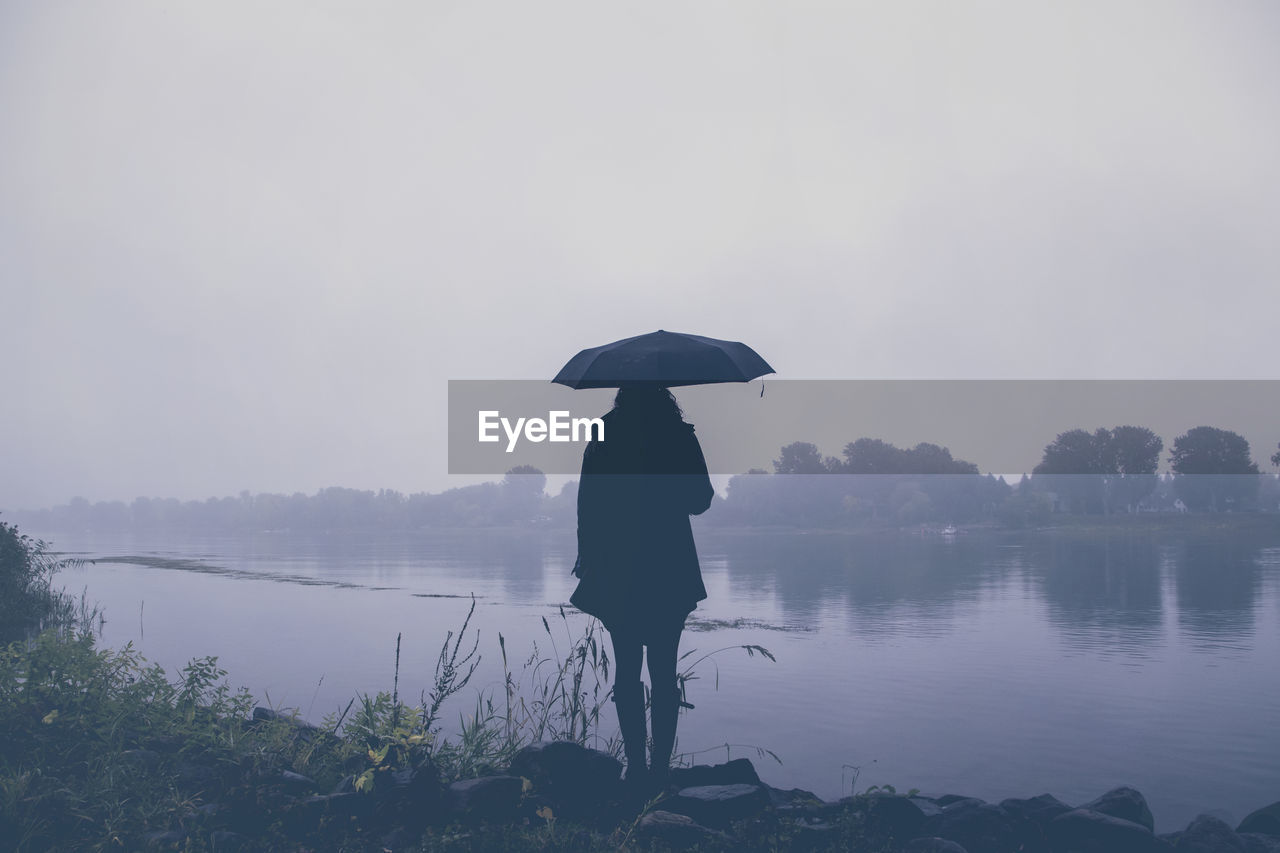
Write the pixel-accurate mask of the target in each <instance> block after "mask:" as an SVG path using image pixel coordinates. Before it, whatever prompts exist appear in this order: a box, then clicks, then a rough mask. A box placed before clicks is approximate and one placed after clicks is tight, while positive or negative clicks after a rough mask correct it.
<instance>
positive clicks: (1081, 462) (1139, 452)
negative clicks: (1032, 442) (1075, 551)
mask: <svg viewBox="0 0 1280 853" xmlns="http://www.w3.org/2000/svg"><path fill="white" fill-rule="evenodd" d="M1163 449H1164V442H1163V441H1162V440H1161V439H1160V436H1158V435H1156V434H1155V433H1154V432H1152V431H1151V430H1149V429H1147V428H1146V427H1138V426H1118V427H1116V428H1114V429H1103V428H1101V427H1099V428H1098V429H1096V430H1094V431H1093V432H1092V433H1090V432H1087V431H1085V430H1082V429H1072V430H1067V431H1066V432H1064V433H1059V435H1058V437H1057V438H1055V439H1054V440H1053V441H1052V442H1051V443H1050V444H1048V445H1047V446H1046V447H1045V449H1044V456H1043V458H1042V459H1041V461H1040V464H1039V465H1037V466H1036V467H1035V468H1034V469H1033V470H1032V473H1033V474H1036V475H1038V476H1041V477H1044V478H1046V479H1045V482H1046V483H1047V484H1048V485H1049V486H1050V488H1051V489H1052V490H1053V491H1056V492H1058V493H1060V494H1061V495H1062V497H1063V499H1064V500H1065V502H1066V503H1067V505H1068V506H1069V507H1070V509H1072V510H1073V511H1075V512H1099V511H1100V512H1102V513H1103V514H1108V513H1110V512H1111V509H1112V507H1113V506H1116V505H1123V506H1125V507H1128V508H1129V510H1130V511H1132V510H1133V508H1134V507H1135V506H1137V504H1138V502H1139V501H1141V500H1142V499H1143V498H1145V497H1146V496H1147V495H1149V494H1151V491H1152V490H1153V489H1154V488H1155V486H1156V479H1155V472H1156V466H1157V465H1158V464H1159V461H1160V451H1161V450H1163Z"/></svg>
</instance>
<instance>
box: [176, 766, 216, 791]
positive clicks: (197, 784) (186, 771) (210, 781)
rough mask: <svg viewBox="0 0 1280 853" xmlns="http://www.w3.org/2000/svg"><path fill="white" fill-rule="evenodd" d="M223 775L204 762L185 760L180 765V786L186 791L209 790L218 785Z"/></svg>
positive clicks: (178, 781)
mask: <svg viewBox="0 0 1280 853" xmlns="http://www.w3.org/2000/svg"><path fill="white" fill-rule="evenodd" d="M221 781H222V776H221V775H220V774H219V773H218V771H217V770H215V769H213V768H212V767H208V766H206V765H204V764H195V763H193V762H190V761H184V762H182V763H181V764H179V765H178V778H177V783H178V787H180V788H182V789H183V790H185V791H209V790H212V789H213V788H216V787H218V785H219V783H221Z"/></svg>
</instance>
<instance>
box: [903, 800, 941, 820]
mask: <svg viewBox="0 0 1280 853" xmlns="http://www.w3.org/2000/svg"><path fill="white" fill-rule="evenodd" d="M907 799H908V800H910V801H911V802H913V803H915V804H916V808H918V809H920V811H922V812H924V816H925V817H933V816H934V815H936V814H942V806H940V805H938V804H937V803H935V802H934V801H933V800H930V799H927V798H925V797H907Z"/></svg>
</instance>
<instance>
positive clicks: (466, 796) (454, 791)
mask: <svg viewBox="0 0 1280 853" xmlns="http://www.w3.org/2000/svg"><path fill="white" fill-rule="evenodd" d="M523 787H524V782H523V780H521V778H520V777H519V776H481V777H480V778H478V779H463V780H462V781H459V782H454V783H453V784H452V785H450V786H449V787H448V788H447V789H446V794H447V801H448V804H449V808H450V809H452V810H453V811H454V812H456V813H457V814H459V815H464V816H466V817H469V818H472V819H477V820H499V821H502V820H508V819H510V818H511V817H513V816H514V815H515V812H516V809H517V807H518V806H519V805H520V795H521V793H522V791H523Z"/></svg>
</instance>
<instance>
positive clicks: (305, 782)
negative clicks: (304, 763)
mask: <svg viewBox="0 0 1280 853" xmlns="http://www.w3.org/2000/svg"><path fill="white" fill-rule="evenodd" d="M262 781H263V782H266V783H267V784H269V785H272V784H274V785H283V786H285V787H286V788H294V789H299V790H312V791H318V790H320V786H319V785H317V784H316V780H314V779H312V778H311V777H310V776H303V775H302V774H301V773H294V772H293V771H292V770H281V771H280V772H279V773H277V774H276V775H275V776H267V777H264V778H263V780H262Z"/></svg>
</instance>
